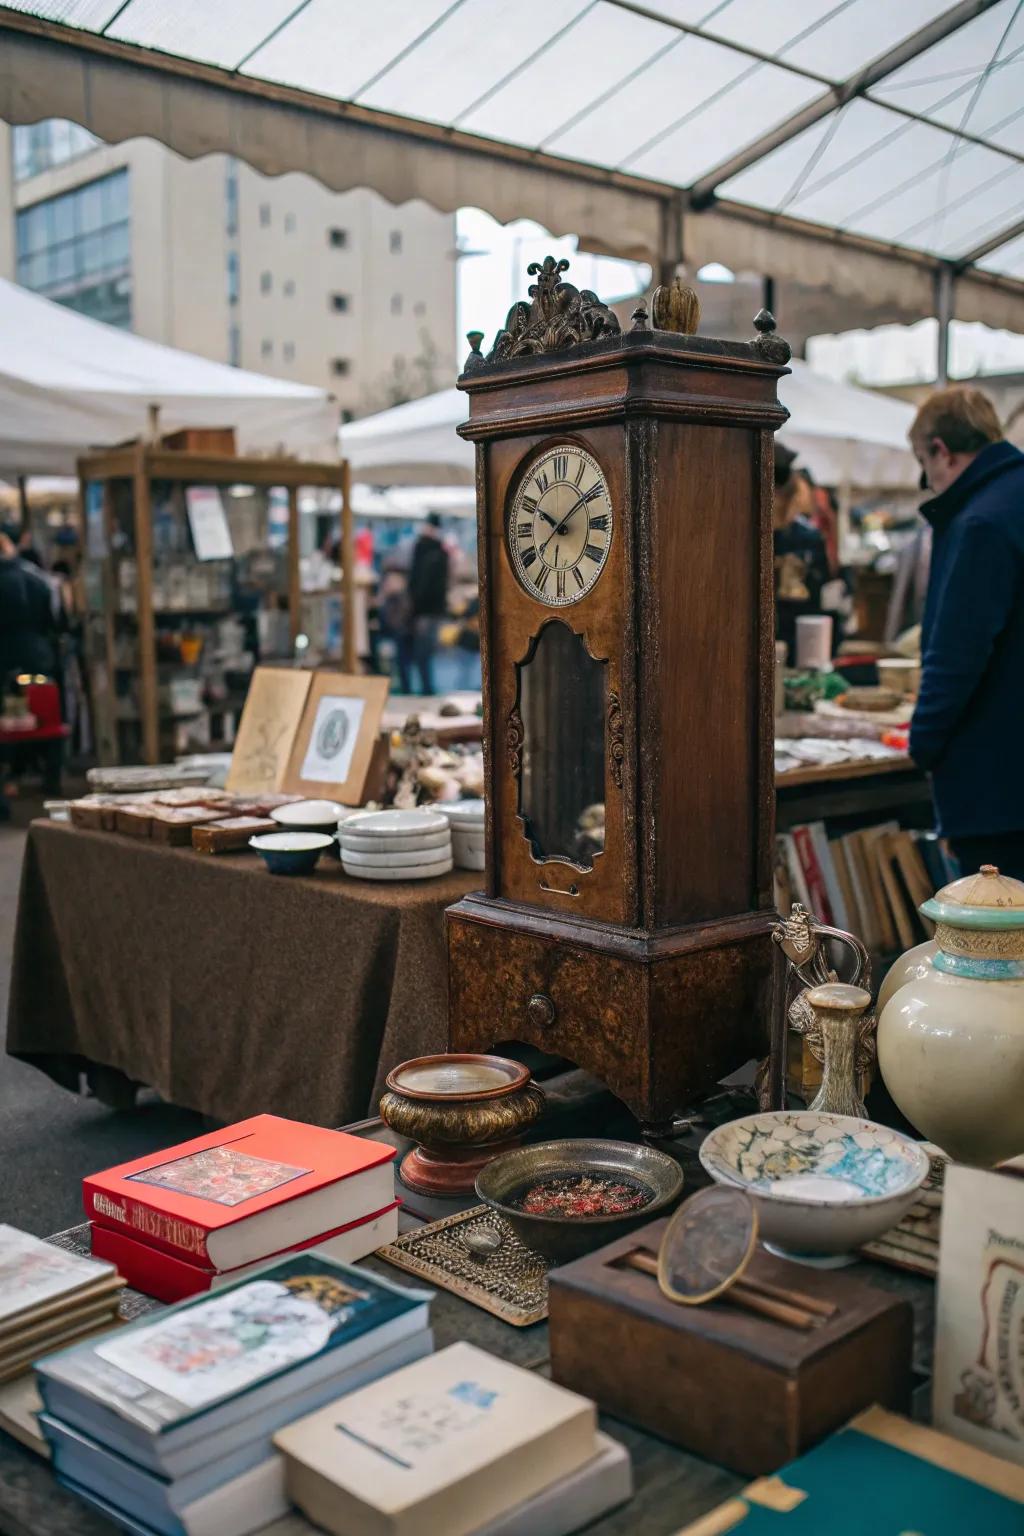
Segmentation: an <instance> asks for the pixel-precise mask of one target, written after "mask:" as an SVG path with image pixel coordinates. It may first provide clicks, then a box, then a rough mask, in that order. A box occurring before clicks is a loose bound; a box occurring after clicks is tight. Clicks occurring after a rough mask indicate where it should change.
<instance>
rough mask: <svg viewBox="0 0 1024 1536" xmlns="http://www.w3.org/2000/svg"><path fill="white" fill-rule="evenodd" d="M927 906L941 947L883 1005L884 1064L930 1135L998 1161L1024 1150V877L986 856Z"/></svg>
mask: <svg viewBox="0 0 1024 1536" xmlns="http://www.w3.org/2000/svg"><path fill="white" fill-rule="evenodd" d="M920 910H921V913H922V915H923V916H924V917H927V918H930V919H931V920H932V921H933V922H934V923H935V925H936V928H935V943H936V946H937V947H936V951H935V953H934V955H933V956H932V957H931V960H930V962H926V963H925V964H924V965H918V966H917V967H915V968H914V969H915V971H916V974H912V975H911V976H910V978H909V979H908V980H907V981H906V982H905V983H904V985H903V986H901V987H900V988H898V990H897V991H896V992H894V993H893V994H892V996H891V997H890V998H889V1000H888V1002H887V1003H886V1005H885V1007H884V1009H883V1010H882V1014H881V1017H880V1019H879V1023H878V1064H879V1066H880V1068H881V1072H882V1076H883V1078H884V1079H885V1085H886V1087H887V1088H888V1090H889V1092H890V1093H891V1094H892V1097H893V1098H894V1099H895V1101H896V1103H897V1104H898V1105H899V1107H900V1109H901V1110H902V1111H903V1113H904V1114H905V1115H906V1116H907V1118H908V1119H909V1120H910V1121H911V1122H912V1124H913V1125H915V1126H916V1127H917V1129H918V1130H919V1131H920V1132H921V1133H922V1134H923V1135H924V1136H927V1137H928V1139H929V1140H930V1141H934V1142H935V1143H936V1145H937V1146H939V1147H941V1148H942V1150H943V1151H944V1152H946V1153H948V1154H949V1156H950V1157H951V1158H953V1159H954V1161H956V1162H962V1163H971V1164H974V1165H976V1166H979V1167H991V1166H992V1165H993V1164H994V1163H998V1162H1002V1161H1003V1160H1004V1159H1006V1158H1009V1157H1014V1156H1016V1155H1017V1154H1018V1153H1020V1152H1024V884H1022V883H1021V882H1020V881H1019V880H1011V879H1009V878H1008V877H1006V876H1003V875H1001V874H1000V873H999V871H998V869H996V867H995V866H994V865H991V864H984V865H982V867H981V870H980V871H979V873H977V874H974V875H968V876H966V877H964V878H963V879H961V880H954V881H953V883H952V884H951V885H947V886H945V887H944V888H943V889H942V890H941V891H939V892H938V893H937V894H936V895H935V896H933V897H932V898H931V900H930V901H926V902H925V903H924V904H923V906H922V907H921V909H920ZM899 963H900V962H897V964H899Z"/></svg>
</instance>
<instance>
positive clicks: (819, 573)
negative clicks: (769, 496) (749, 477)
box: [772, 442, 829, 666]
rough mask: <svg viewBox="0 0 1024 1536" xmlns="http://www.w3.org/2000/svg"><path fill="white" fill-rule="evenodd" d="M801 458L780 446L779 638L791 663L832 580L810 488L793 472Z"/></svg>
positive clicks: (774, 539)
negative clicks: (800, 624) (800, 634)
mask: <svg viewBox="0 0 1024 1536" xmlns="http://www.w3.org/2000/svg"><path fill="white" fill-rule="evenodd" d="M795 459H796V454H795V453H793V452H792V450H791V449H789V448H786V447H785V446H784V445H783V444H782V443H778V442H777V443H776V444H775V530H774V534H773V536H772V545H773V549H774V554H775V638H776V639H777V640H782V641H784V642H785V644H786V651H787V664H788V665H789V666H792V665H793V664H794V662H795V660H796V621H797V619H798V618H800V617H802V616H803V615H804V614H807V613H821V611H822V605H821V589H822V587H823V586H824V585H825V583H826V582H827V581H828V579H829V569H828V555H827V553H826V550H825V541H824V539H823V538H822V536H821V534H820V533H819V532H818V529H817V528H815V527H813V526H812V524H811V522H810V520H809V519H810V516H811V514H812V513H813V510H814V503H813V499H812V496H811V487H810V486H809V484H808V483H807V481H806V479H805V478H804V476H803V475H802V474H800V473H799V472H795V471H794V469H793V463H794V460H795Z"/></svg>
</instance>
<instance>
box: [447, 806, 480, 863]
mask: <svg viewBox="0 0 1024 1536" xmlns="http://www.w3.org/2000/svg"><path fill="white" fill-rule="evenodd" d="M438 811H439V812H440V814H441V815H442V816H443V817H444V818H445V819H446V821H447V822H448V824H449V826H450V827H451V829H452V856H453V858H454V860H455V863H456V864H457V865H458V867H459V869H483V868H484V865H485V859H484V802H483V801H482V800H446V801H444V803H443V804H440V805H438Z"/></svg>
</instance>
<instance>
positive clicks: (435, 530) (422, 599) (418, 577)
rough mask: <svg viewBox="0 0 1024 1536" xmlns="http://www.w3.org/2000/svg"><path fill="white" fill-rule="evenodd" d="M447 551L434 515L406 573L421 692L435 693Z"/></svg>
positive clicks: (445, 600) (444, 606)
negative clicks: (435, 662)
mask: <svg viewBox="0 0 1024 1536" xmlns="http://www.w3.org/2000/svg"><path fill="white" fill-rule="evenodd" d="M448 567H449V560H448V551H447V549H446V548H445V546H444V543H443V541H442V538H441V519H440V517H439V515H438V514H437V513H436V512H430V513H428V514H427V520H426V522H425V523H424V525H423V527H422V528H421V529H420V534H419V537H418V539H417V540H416V543H415V545H414V546H413V552H412V565H411V567H410V570H409V602H410V607H411V635H412V661H413V665H414V666H415V668H416V670H417V671H418V672H419V675H420V692H421V693H424V694H432V693H433V692H434V653H435V651H436V650H437V632H438V628H439V625H440V623H441V620H442V619H443V618H444V617H445V615H446V614H447V612H448V574H449V573H448Z"/></svg>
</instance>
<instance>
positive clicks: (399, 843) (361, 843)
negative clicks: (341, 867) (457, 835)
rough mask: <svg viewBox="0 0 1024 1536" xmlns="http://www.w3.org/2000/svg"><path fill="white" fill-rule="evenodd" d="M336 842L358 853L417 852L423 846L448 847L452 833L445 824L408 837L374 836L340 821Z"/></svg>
mask: <svg viewBox="0 0 1024 1536" xmlns="http://www.w3.org/2000/svg"><path fill="white" fill-rule="evenodd" d="M338 842H339V843H340V844H341V846H342V847H343V848H351V849H352V850H353V851H354V852H358V853H385V852H386V853H404V852H409V853H418V852H420V851H421V850H422V849H424V848H436V849H447V848H450V847H451V843H452V835H451V832H450V830H449V828H448V827H447V826H446V827H443V828H439V829H438V830H437V831H436V832H410V833H409V835H408V837H376V836H373V835H372V834H367V833H363V832H352V831H350V830H349V828H348V826H347V824H346V823H345V822H342V823H341V824H340V826H339V827H338Z"/></svg>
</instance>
